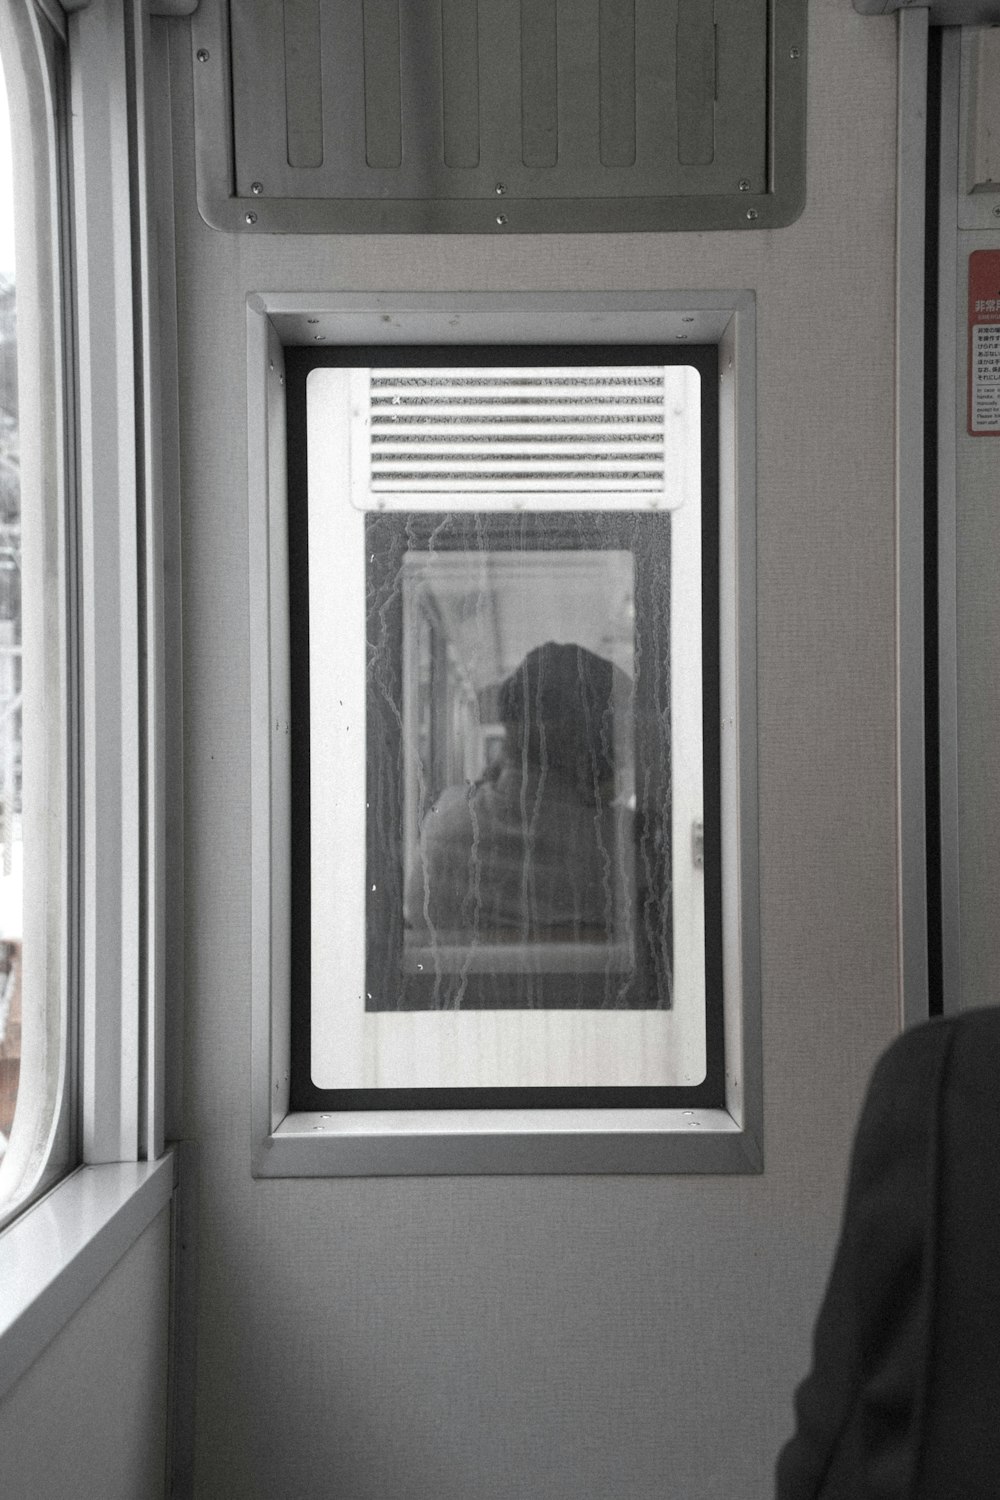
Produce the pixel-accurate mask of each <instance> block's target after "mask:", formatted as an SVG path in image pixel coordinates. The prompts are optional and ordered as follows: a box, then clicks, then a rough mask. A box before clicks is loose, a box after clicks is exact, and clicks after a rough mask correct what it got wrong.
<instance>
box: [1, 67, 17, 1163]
mask: <svg viewBox="0 0 1000 1500" xmlns="http://www.w3.org/2000/svg"><path fill="white" fill-rule="evenodd" d="M13 222H14V191H13V177H12V168H11V145H10V117H9V113H8V107H7V92H6V85H5V83H4V77H3V64H2V62H0V1157H2V1156H3V1154H4V1153H5V1151H6V1148H7V1142H8V1140H9V1137H10V1130H11V1124H12V1122H13V1117H14V1107H15V1104H16V1100H17V1086H18V1078H19V1074H20V1065H21V936H22V919H21V867H22V858H21V854H22V845H21V487H20V464H19V442H18V400H17V310H16V299H15V285H14V240H13Z"/></svg>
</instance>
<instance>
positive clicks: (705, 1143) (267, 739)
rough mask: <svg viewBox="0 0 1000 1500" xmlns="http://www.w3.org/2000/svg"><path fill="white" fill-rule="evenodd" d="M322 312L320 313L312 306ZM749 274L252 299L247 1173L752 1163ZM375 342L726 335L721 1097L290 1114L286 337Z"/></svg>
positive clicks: (756, 999)
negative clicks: (593, 287) (697, 286)
mask: <svg viewBox="0 0 1000 1500" xmlns="http://www.w3.org/2000/svg"><path fill="white" fill-rule="evenodd" d="M307 320H318V321H307ZM755 328H756V305H755V299H754V295H753V293H752V292H747V291H734V292H717V291H716V292H662V293H637V294H623V293H607V294H599V293H570V294H552V293H533V294H514V293H495V294H454V295H450V294H436V295H435V294H413V295H406V294H398V293H392V294H389V293H387V294H370V295H366V294H360V293H354V294H330V295H315V294H312V295H310V294H301V295H300V294H289V293H254V294H252V295H251V296H250V297H249V298H248V301H247V395H248V418H249V421H248V433H249V476H250V487H249V538H250V579H251V587H250V622H249V624H250V659H251V757H252V771H251V779H252V785H251V817H252V835H251V882H252V898H251V900H252V932H253V947H252V953H251V965H252V980H251V986H252V997H251V1004H252V1015H253V1053H252V1083H251V1086H252V1111H251V1114H252V1124H251V1131H252V1139H251V1159H252V1168H253V1172H254V1175H255V1176H258V1177H286V1176H287V1177H313V1176H358V1175H360V1176H368V1175H411V1174H419V1175H431V1174H461V1173H521V1172H525V1173H529V1172H533V1173H537V1172H549V1173H553V1172H554V1173H566V1172H616V1173H617V1172H622V1173H625V1172H733V1173H735V1172H759V1171H760V1170H762V1163H763V1156H762V1137H763V1100H762V1066H761V1019H760V954H759V945H760V935H759V897H758V890H759V881H758V866H757V859H758V821H757V734H756V704H757V693H756V587H755V585H756V512H755V481H756V459H755V407H756V400H755ZM317 337H322V338H324V339H325V340H326V341H327V342H342V343H348V344H356V345H364V344H382V343H396V344H398V343H414V344H420V343H437V344H443V343H453V344H504V343H515V344H516V343H539V342H541V343H562V344H578V345H585V344H587V343H614V342H622V343H626V342H627V343H633V344H642V343H647V344H668V343H675V342H676V343H683V342H684V341H685V340H687V339H690V340H691V342H692V343H695V342H697V343H716V344H718V345H719V346H720V353H721V356H722V357H721V361H720V366H721V372H720V424H719V425H720V510H721V515H720V617H721V618H720V640H721V651H720V656H721V674H720V675H721V683H720V688H721V704H722V712H721V720H722V744H721V759H722V826H723V970H724V989H725V999H724V1031H725V1050H726V1066H725V1074H726V1104H725V1107H724V1108H720V1109H696V1110H572V1111H571V1110H544V1111H543V1110H530V1109H525V1110H468V1111H458V1110H454V1111H453V1110H448V1111H437V1112H435V1111H407V1112H405V1113H404V1112H398V1113H397V1112H392V1111H356V1112H344V1113H340V1114H338V1115H337V1117H336V1118H335V1119H326V1118H321V1117H320V1115H319V1114H318V1113H303V1114H295V1113H290V1112H289V1072H290V1069H289V1045H290V1017H289V1003H290V996H289V924H288V915H289V864H290V857H289V795H290V778H289V757H288V722H289V705H288V640H287V619H288V600H287V589H288V581H287V566H286V560H287V534H286V528H287V517H286V494H285V411H284V373H283V349H284V347H285V346H286V345H293V344H305V343H309V342H312V341H313V340H314V339H316V338H317Z"/></svg>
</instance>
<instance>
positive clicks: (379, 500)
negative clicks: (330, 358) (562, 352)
mask: <svg viewBox="0 0 1000 1500" xmlns="http://www.w3.org/2000/svg"><path fill="white" fill-rule="evenodd" d="M670 373H671V374H672V373H673V372H670ZM666 377H667V372H666V371H665V370H664V368H663V367H662V366H656V365H651V366H633V367H629V366H622V365H612V366H607V367H596V366H591V367H579V366H569V367H566V368H556V367H548V368H535V369H531V368H528V369H499V368H495V369H482V368H481V369H475V370H470V369H468V368H462V369H447V368H440V367H439V368H434V369H398V370H396V369H376V370H355V371H353V372H352V383H353V390H352V402H351V405H352V410H353V412H354V414H355V419H356V422H357V425H356V426H355V428H354V437H353V438H352V446H353V450H354V460H353V464H352V468H353V477H354V490H355V496H354V500H355V504H356V505H359V506H360V507H361V508H364V509H369V508H379V509H386V508H395V509H398V508H408V509H437V508H448V507H449V506H455V505H456V503H458V504H460V503H461V497H462V496H465V495H467V496H469V497H476V501H477V505H479V506H481V507H482V508H491V509H517V508H518V507H519V506H520V505H524V504H526V503H529V502H534V504H535V505H538V504H540V503H545V504H547V505H548V506H550V507H551V508H553V509H569V508H582V507H585V508H600V509H647V508H650V507H654V508H655V507H659V506H663V507H664V508H666V507H668V506H670V505H676V504H677V503H678V502H679V499H680V495H679V493H678V491H677V486H676V485H674V484H671V483H670V482H669V480H670V476H669V474H668V461H667V458H668V444H667V434H668V426H669V425H670V420H669V419H670V418H671V417H673V418H676V417H677V416H679V415H680V413H679V412H678V410H677V409H676V403H675V402H674V401H673V400H672V401H671V405H670V410H669V412H668V390H667V378H666ZM358 419H360V421H358ZM359 439H360V440H359Z"/></svg>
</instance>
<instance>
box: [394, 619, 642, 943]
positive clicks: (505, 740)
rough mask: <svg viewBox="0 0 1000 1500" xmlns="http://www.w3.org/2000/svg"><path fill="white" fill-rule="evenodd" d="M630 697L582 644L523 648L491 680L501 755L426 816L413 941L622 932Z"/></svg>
mask: <svg viewBox="0 0 1000 1500" xmlns="http://www.w3.org/2000/svg"><path fill="white" fill-rule="evenodd" d="M630 694H631V683H630V681H629V679H628V678H627V676H626V675H625V673H624V672H622V671H621V670H620V669H619V668H617V667H615V666H614V665H613V664H612V663H611V662H609V661H606V660H605V659H604V658H603V657H601V656H598V655H596V654H595V653H594V652H592V651H588V650H586V649H585V648H584V647H582V646H577V645H573V644H569V645H557V644H555V643H553V642H551V641H549V642H547V643H546V644H545V645H543V646H538V647H536V648H535V649H534V650H532V651H529V652H528V654H527V655H526V656H525V657H524V659H523V661H522V662H521V663H520V664H519V665H518V666H517V667H516V668H515V669H514V671H513V672H512V673H511V674H510V676H509V677H507V678H506V679H505V680H504V681H503V682H502V683H501V684H500V685H499V688H498V690H497V713H498V718H499V721H500V724H501V725H502V730H503V737H502V744H501V746H500V750H499V755H498V757H497V759H496V761H495V762H494V764H492V765H490V766H489V767H488V768H487V770H486V771H485V772H484V773H483V775H482V776H480V778H479V779H478V780H477V781H476V782H474V783H471V784H468V783H467V784H465V785H463V786H450V787H446V788H445V790H444V791H443V792H442V793H441V795H440V797H439V798H438V800H437V802H436V803H435V804H434V806H433V807H432V808H431V809H430V811H429V812H428V813H427V815H426V817H425V819H424V822H423V826H422V828H421V830H420V839H419V846H418V849H417V851H416V857H415V859H414V860H413V861H412V865H411V868H410V870H409V873H408V879H407V890H406V912H407V919H408V923H409V927H410V929H411V932H412V933H413V936H414V938H416V939H417V940H418V941H423V942H428V941H430V942H434V941H450V942H459V943H466V944H468V943H470V942H476V941H482V942H487V943H497V942H517V943H539V942H562V943H567V942H569V943H601V944H611V943H612V942H615V941H616V940H620V938H621V936H622V924H623V916H624V914H625V911H626V908H627V906H628V905H629V902H628V894H629V892H630V890H631V887H632V884H633V877H632V866H633V863H634V853H633V844H632V831H631V825H632V818H633V815H632V813H631V812H630V811H629V810H628V808H627V807H625V806H622V805H621V804H620V802H618V801H616V766H615V745H616V741H617V742H620V740H621V733H622V726H621V722H620V719H621V716H622V714H623V708H624V707H625V706H627V705H628V703H629V701H630ZM616 710H617V713H618V715H619V723H618V724H617V726H616Z"/></svg>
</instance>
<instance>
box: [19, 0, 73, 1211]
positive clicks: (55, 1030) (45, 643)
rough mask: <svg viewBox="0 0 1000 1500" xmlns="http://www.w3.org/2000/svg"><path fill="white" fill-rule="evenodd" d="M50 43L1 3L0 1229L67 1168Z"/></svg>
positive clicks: (64, 708) (30, 21)
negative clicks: (24, 1204) (0, 1223)
mask: <svg viewBox="0 0 1000 1500" xmlns="http://www.w3.org/2000/svg"><path fill="white" fill-rule="evenodd" d="M62 62H63V59H62V57H61V51H60V44H59V42H58V40H57V39H56V38H55V36H54V35H53V34H52V33H51V31H50V30H49V28H48V26H47V24H46V23H45V22H44V20H42V19H41V18H40V17H39V16H38V14H37V13H36V11H35V8H34V7H33V6H11V5H9V4H6V3H3V4H0V1222H2V1221H3V1219H5V1218H6V1217H8V1216H9V1215H10V1214H11V1213H12V1212H13V1211H14V1210H15V1209H16V1208H17V1207H19V1206H20V1205H21V1204H23V1203H24V1202H26V1201H28V1200H29V1199H30V1198H31V1197H32V1196H34V1195H36V1194H37V1193H39V1192H40V1191H42V1190H43V1189H44V1188H45V1187H46V1186H47V1185H48V1184H49V1183H50V1182H51V1181H52V1180H54V1178H55V1177H57V1176H58V1175H60V1174H61V1173H62V1172H63V1171H65V1170H66V1168H67V1166H68V1165H70V1164H71V1163H72V1160H73V1150H74V1146H75V1142H74V1139H73V1135H74V1132H73V1128H72V1112H71V1105H72V1099H71V1094H70V1089H69V1085H68V1077H69V1071H70V1070H69V1066H68V1064H69V1055H70V1036H71V1028H70V1016H69V984H68V966H67V959H66V951H67V949H66V944H67V938H68V919H67V912H68V880H69V866H70V862H69V856H68V848H69V817H68V810H67V809H68V795H69V792H68V788H69V775H68V765H69V757H68V743H69V706H68V704H69V694H68V648H67V582H66V580H67V562H66V535H67V524H68V523H67V512H66V507H65V493H66V491H65V443H64V432H63V425H62V424H63V421H64V411H65V408H64V398H63V355H62V351H63V333H62V316H63V308H62V285H61V238H62V236H61V208H60V204H61V175H62V174H61V169H60V161H61V140H60V131H61V115H62V76H63V72H62Z"/></svg>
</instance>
